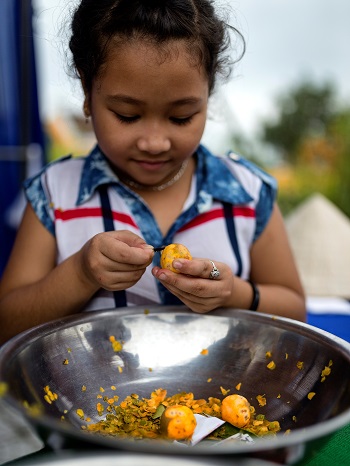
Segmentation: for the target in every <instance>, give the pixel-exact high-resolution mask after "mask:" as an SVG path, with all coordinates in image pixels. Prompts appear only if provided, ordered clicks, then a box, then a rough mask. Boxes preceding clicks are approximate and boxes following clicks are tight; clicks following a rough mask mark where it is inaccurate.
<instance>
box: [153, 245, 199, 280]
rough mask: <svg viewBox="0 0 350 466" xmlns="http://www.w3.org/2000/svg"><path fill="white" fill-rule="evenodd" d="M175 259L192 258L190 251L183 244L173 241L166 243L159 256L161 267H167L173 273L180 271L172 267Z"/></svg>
mask: <svg viewBox="0 0 350 466" xmlns="http://www.w3.org/2000/svg"><path fill="white" fill-rule="evenodd" d="M175 259H189V260H191V259H192V256H191V253H190V251H189V250H188V249H187V248H186V246H184V245H183V244H179V243H173V244H168V246H166V247H165V248H164V249H163V251H162V254H161V256H160V266H161V268H162V269H168V270H171V271H172V272H175V273H180V271H179V270H177V269H175V268H174V267H173V261H174V260H175Z"/></svg>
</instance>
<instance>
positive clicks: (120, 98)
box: [107, 94, 203, 106]
mask: <svg viewBox="0 0 350 466" xmlns="http://www.w3.org/2000/svg"><path fill="white" fill-rule="evenodd" d="M107 100H108V101H109V102H117V103H119V102H120V103H126V104H131V105H144V104H146V102H144V101H143V100H139V99H135V98H134V97H131V96H129V95H126V94H113V95H108V96H107ZM201 102H203V99H202V98H199V97H194V96H189V97H185V98H183V99H178V100H174V101H173V102H169V104H170V105H173V106H181V105H193V104H198V103H201Z"/></svg>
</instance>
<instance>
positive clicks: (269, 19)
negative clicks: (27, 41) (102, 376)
mask: <svg viewBox="0 0 350 466" xmlns="http://www.w3.org/2000/svg"><path fill="white" fill-rule="evenodd" d="M216 3H217V4H218V6H221V5H222V6H223V7H224V8H225V7H226V6H227V5H229V6H230V9H231V10H232V14H231V22H232V23H233V25H234V26H236V27H237V28H238V29H239V30H240V31H241V32H242V33H243V35H244V37H245V40H246V46H247V49H246V53H245V55H244V57H243V59H242V60H241V61H240V62H239V63H238V64H237V65H236V67H235V68H234V70H233V73H232V75H231V78H230V80H229V82H228V83H226V84H225V85H223V86H222V87H221V89H220V90H218V91H217V92H216V93H215V95H214V96H213V99H212V102H211V105H210V112H209V119H208V124H207V128H206V132H205V134H204V142H206V143H207V144H208V145H209V146H211V148H212V149H213V150H222V149H223V144H225V143H226V139H227V135H228V134H229V132H230V130H231V129H234V130H235V131H241V132H242V133H244V134H245V135H246V136H248V137H249V136H250V135H252V136H253V135H254V134H255V133H256V131H257V129H258V127H259V123H260V122H261V121H262V119H265V118H270V117H271V116H273V115H274V112H275V107H274V99H275V98H276V96H277V95H279V94H281V93H283V92H285V91H287V90H288V89H291V87H293V86H294V85H295V84H296V83H298V82H300V81H301V80H302V79H304V78H306V77H308V78H310V79H312V80H313V81H315V82H318V83H325V82H326V81H327V80H330V81H332V82H334V83H335V84H336V88H337V90H338V95H339V97H340V99H341V100H342V101H343V102H348V104H350V54H349V46H348V45H347V44H350V27H349V20H350V2H349V0H331V1H330V0H264V1H262V0H234V1H232V0H216ZM74 4H76V0H33V7H34V10H35V20H34V30H35V38H36V50H37V64H38V80H39V98H40V102H39V103H40V107H41V110H42V114H43V116H44V118H52V117H54V116H56V115H60V114H63V115H64V114H65V113H66V112H67V111H71V110H74V111H75V112H76V113H80V112H82V110H81V109H82V94H81V91H80V86H79V83H78V81H75V80H73V79H71V78H69V76H68V75H67V71H66V65H67V54H66V50H67V45H68V39H67V37H66V32H67V30H66V29H65V27H63V25H67V18H68V20H69V11H70V9H71V7H72V6H74Z"/></svg>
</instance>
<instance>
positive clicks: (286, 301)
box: [250, 205, 306, 321]
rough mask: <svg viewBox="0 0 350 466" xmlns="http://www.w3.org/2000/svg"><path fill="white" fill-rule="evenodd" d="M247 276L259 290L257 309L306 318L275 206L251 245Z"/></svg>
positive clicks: (297, 276) (287, 244)
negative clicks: (261, 231)
mask: <svg viewBox="0 0 350 466" xmlns="http://www.w3.org/2000/svg"><path fill="white" fill-rule="evenodd" d="M250 278H251V279H252V280H253V281H254V282H255V283H256V284H257V285H258V287H259V290H260V304H259V311H260V312H267V313H270V314H278V315H282V316H283V315H284V316H286V317H291V318H293V319H297V320H301V321H305V320H306V309H305V295H304V291H303V287H302V284H301V282H300V278H299V274H298V271H297V268H296V264H295V261H294V257H293V254H292V251H291V248H290V244H289V240H288V236H287V232H286V229H285V226H284V222H283V218H282V215H281V212H280V210H279V208H278V206H277V205H275V206H274V209H273V213H272V216H271V218H270V221H269V223H268V225H267V227H266V229H265V230H264V231H263V233H262V234H261V236H260V237H259V238H258V239H257V241H256V242H255V244H254V246H253V247H252V250H251V272H250Z"/></svg>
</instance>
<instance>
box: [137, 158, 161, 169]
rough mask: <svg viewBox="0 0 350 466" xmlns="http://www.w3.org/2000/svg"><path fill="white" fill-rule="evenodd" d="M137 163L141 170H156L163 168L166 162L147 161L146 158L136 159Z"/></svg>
mask: <svg viewBox="0 0 350 466" xmlns="http://www.w3.org/2000/svg"><path fill="white" fill-rule="evenodd" d="M136 163H137V165H139V167H141V168H142V169H143V170H147V171H157V170H160V169H161V168H163V167H164V166H165V165H166V163H167V162H148V161H146V160H138V161H136Z"/></svg>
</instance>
